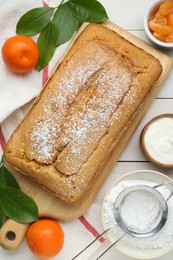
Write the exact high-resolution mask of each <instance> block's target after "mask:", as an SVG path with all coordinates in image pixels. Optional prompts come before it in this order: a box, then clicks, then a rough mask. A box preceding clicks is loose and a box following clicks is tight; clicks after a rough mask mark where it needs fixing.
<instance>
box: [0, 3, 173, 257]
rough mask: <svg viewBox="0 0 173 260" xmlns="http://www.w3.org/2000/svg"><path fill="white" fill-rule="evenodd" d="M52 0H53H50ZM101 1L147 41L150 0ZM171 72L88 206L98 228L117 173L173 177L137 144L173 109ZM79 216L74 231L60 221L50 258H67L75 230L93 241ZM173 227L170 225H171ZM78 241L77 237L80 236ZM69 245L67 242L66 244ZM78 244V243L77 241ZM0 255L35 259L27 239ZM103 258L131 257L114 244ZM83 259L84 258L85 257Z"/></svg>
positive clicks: (6, 130) (5, 127)
mask: <svg viewBox="0 0 173 260" xmlns="http://www.w3.org/2000/svg"><path fill="white" fill-rule="evenodd" d="M51 2H55V1H51ZM100 2H101V3H102V4H103V5H104V6H105V8H106V10H107V13H108V15H109V18H110V20H111V21H112V22H114V23H116V24H117V25H119V26H121V27H122V28H124V29H126V30H128V31H130V32H131V33H132V34H134V35H136V36H137V37H139V38H141V39H142V40H144V41H146V42H149V41H148V39H147V37H146V34H145V32H144V28H143V15H144V11H145V8H146V6H147V5H148V3H149V2H150V0H130V1H127V0H100ZM161 51H163V52H165V53H167V54H168V55H169V56H171V57H173V50H169V51H165V50H161ZM172 82H173V73H172V72H171V73H170V75H169V77H168V78H167V80H166V81H165V82H164V83H163V85H162V88H161V90H160V92H159V93H158V96H157V97H156V99H155V100H154V102H153V104H152V105H151V107H150V108H149V109H148V112H147V114H146V115H145V116H144V118H143V120H142V121H141V123H140V125H139V127H138V128H137V130H136V132H135V133H134V135H133V137H132V138H131V140H130V142H129V143H128V145H127V146H126V148H125V150H124V152H123V153H122V155H121V157H120V158H119V161H118V162H117V164H116V165H115V167H114V168H113V170H112V172H111V173H110V175H109V177H108V179H107V180H106V182H105V183H104V185H103V187H102V188H101V190H100V192H99V193H98V195H97V197H96V199H95V201H94V202H93V204H92V206H91V208H90V209H89V210H88V212H87V213H86V215H85V218H86V219H89V218H90V215H92V207H94V205H95V207H97V214H95V216H94V220H93V221H95V223H97V224H96V225H97V229H98V232H100V233H101V232H102V231H103V228H102V225H101V218H100V209H101V203H102V199H103V196H104V194H105V192H106V190H107V189H108V187H109V185H110V184H111V183H112V182H113V181H115V180H116V179H117V178H118V177H120V176H123V175H124V174H126V173H128V172H131V171H135V170H142V169H151V170H156V171H160V172H163V173H165V174H167V175H168V176H169V177H171V178H173V170H171V169H167V170H165V169H160V168H157V167H155V166H153V165H152V164H151V163H149V162H148V161H146V158H145V157H144V155H143V153H142V152H141V149H140V146H139V137H140V133H141V130H142V128H143V127H144V125H145V124H146V123H147V122H148V121H149V120H150V119H151V118H153V117H154V116H156V115H158V114H161V113H173V84H172ZM29 105H30V104H27V105H26V106H24V107H22V108H20V109H18V110H17V111H15V112H14V113H13V114H12V115H11V116H10V117H9V118H7V119H6V120H5V121H4V122H2V124H1V128H2V131H3V134H4V136H5V139H6V140H8V138H9V136H10V134H11V133H12V132H13V130H14V129H15V127H16V126H17V124H18V123H19V122H20V120H21V118H22V117H23V115H24V114H25V112H26V111H27V109H28V107H29ZM1 155H2V148H1V147H0V156H1ZM77 221H78V220H74V221H73V225H74V233H73V234H71V233H69V232H68V226H69V225H71V223H62V226H63V229H64V232H65V245H64V248H63V250H62V252H61V253H60V254H59V255H57V256H56V257H54V258H53V259H57V260H58V259H61V260H69V259H70V258H69V255H70V254H69V250H70V247H69V244H71V247H73V248H74V246H73V243H75V242H74V239H75V234H76V232H78V237H80V236H81V237H85V236H86V238H87V240H86V241H92V239H94V236H92V234H90V232H89V231H88V230H87V229H86V228H83V229H81V230H75V225H76V224H77ZM172 228H173V227H172ZM79 241H80V240H79ZM67 245H68V246H67ZM76 245H77V243H76ZM83 247H84V243H81V244H80V242H78V248H76V250H75V252H76V253H77V252H78V250H79V249H82V248H83ZM0 259H2V260H12V259H13V260H23V259H25V260H34V259H36V257H34V256H33V255H32V254H31V253H30V252H29V250H28V248H27V246H26V242H25V241H24V242H23V243H22V245H21V246H20V248H19V249H17V250H14V251H7V250H4V249H2V248H0ZM102 259H107V260H108V259H109V260H113V259H118V260H128V259H132V258H130V257H128V256H126V255H124V254H122V253H120V252H119V251H118V250H116V248H115V247H114V248H113V249H111V250H110V251H109V252H108V253H107V254H106V255H105V256H104V257H102ZM157 259H158V260H172V259H173V251H172V252H170V253H169V254H167V255H164V256H162V257H159V258H157ZM84 260H85V259H84Z"/></svg>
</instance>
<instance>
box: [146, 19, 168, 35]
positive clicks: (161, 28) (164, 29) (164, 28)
mask: <svg viewBox="0 0 173 260" xmlns="http://www.w3.org/2000/svg"><path fill="white" fill-rule="evenodd" d="M148 25H149V28H150V30H152V31H154V32H157V33H158V34H160V35H168V34H170V33H171V32H172V31H173V29H172V27H171V26H168V25H163V24H159V23H155V22H154V21H153V20H152V21H149V24H148Z"/></svg>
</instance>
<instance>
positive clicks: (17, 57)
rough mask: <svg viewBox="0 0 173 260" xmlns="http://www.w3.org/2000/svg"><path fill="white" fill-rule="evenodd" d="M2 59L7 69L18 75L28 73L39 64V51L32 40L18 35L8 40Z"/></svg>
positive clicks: (3, 48)
mask: <svg viewBox="0 0 173 260" xmlns="http://www.w3.org/2000/svg"><path fill="white" fill-rule="evenodd" d="M2 57H3V60H4V63H5V64H6V65H7V67H8V68H9V69H10V70H12V71H14V72H17V73H26V72H29V71H30V70H32V69H33V68H34V67H35V66H36V65H37V63H38V58H39V50H38V47H37V45H36V43H35V42H34V40H33V39H32V38H29V37H27V36H24V35H16V36H13V37H11V38H9V39H7V40H6V42H5V43H4V45H3V47H2Z"/></svg>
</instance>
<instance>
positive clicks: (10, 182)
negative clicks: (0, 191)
mask: <svg viewBox="0 0 173 260" xmlns="http://www.w3.org/2000/svg"><path fill="white" fill-rule="evenodd" d="M3 187H13V188H16V189H18V190H20V187H19V185H18V183H17V181H16V179H15V178H14V177H13V175H12V174H11V173H10V172H9V170H8V169H7V168H6V167H5V166H4V165H1V167H0V188H3Z"/></svg>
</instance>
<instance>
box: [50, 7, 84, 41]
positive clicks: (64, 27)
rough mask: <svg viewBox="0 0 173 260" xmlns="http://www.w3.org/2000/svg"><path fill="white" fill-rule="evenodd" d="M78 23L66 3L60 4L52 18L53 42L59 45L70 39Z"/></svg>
mask: <svg viewBox="0 0 173 260" xmlns="http://www.w3.org/2000/svg"><path fill="white" fill-rule="evenodd" d="M78 25H79V21H78V20H77V19H76V18H75V17H74V15H73V12H72V10H71V8H70V6H69V5H68V3H65V4H63V5H61V6H60V7H59V8H58V9H57V11H56V12H55V14H54V17H53V20H52V29H53V36H54V40H55V44H56V45H61V44H63V43H65V42H67V41H68V40H70V38H71V37H72V35H73V34H74V32H75V31H76V30H77V28H78Z"/></svg>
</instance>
